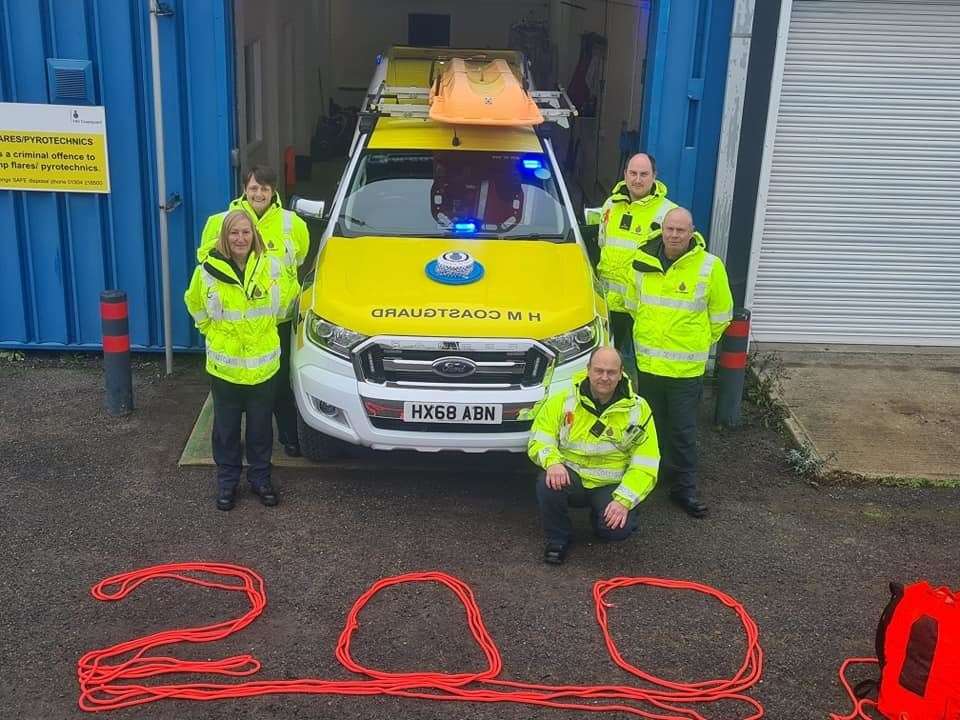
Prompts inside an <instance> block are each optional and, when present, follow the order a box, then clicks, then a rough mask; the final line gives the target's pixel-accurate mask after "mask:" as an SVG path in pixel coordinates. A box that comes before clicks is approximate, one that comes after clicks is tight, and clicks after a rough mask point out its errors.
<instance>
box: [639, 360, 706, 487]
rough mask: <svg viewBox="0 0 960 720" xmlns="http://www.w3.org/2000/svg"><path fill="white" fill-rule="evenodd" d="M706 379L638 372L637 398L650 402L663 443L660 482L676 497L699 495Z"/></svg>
mask: <svg viewBox="0 0 960 720" xmlns="http://www.w3.org/2000/svg"><path fill="white" fill-rule="evenodd" d="M702 394H703V377H702V376H701V377H695V378H671V377H663V376H661V375H651V374H649V373H644V372H641V373H637V395H639V396H640V397H642V398H644V399H645V400H646V401H647V402H648V403H650V408H651V409H652V410H653V422H654V424H655V425H656V427H657V440H658V441H659V444H660V482H662V483H664V484H669V486H670V494H671V495H673V496H674V497H682V498H686V497H694V496H696V493H697V406H698V405H699V404H700V396H701V395H702Z"/></svg>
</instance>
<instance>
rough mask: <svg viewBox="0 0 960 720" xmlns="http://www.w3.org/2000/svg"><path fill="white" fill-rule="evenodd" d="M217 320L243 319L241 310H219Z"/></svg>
mask: <svg viewBox="0 0 960 720" xmlns="http://www.w3.org/2000/svg"><path fill="white" fill-rule="evenodd" d="M217 319H218V320H243V311H241V310H221V311H220V317H218V318H217Z"/></svg>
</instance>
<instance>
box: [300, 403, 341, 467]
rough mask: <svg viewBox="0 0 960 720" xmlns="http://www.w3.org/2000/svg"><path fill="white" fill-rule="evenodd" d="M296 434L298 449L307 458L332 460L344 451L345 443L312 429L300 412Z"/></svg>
mask: <svg viewBox="0 0 960 720" xmlns="http://www.w3.org/2000/svg"><path fill="white" fill-rule="evenodd" d="M297 434H298V435H299V436H300V451H301V452H302V453H303V456H304V457H305V458H307V460H311V461H313V462H323V461H324V460H334V459H336V458H338V457H341V456H343V455H344V454H345V452H346V449H347V443H345V442H343V441H342V440H337V438H332V437H330V436H329V435H324V434H323V433H322V432H318V431H317V430H314V429H313V428H312V427H310V426H309V425H307V424H306V423H305V422H304V421H303V418H302V417H300V413H297Z"/></svg>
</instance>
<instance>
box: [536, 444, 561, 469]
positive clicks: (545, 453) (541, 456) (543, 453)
mask: <svg viewBox="0 0 960 720" xmlns="http://www.w3.org/2000/svg"><path fill="white" fill-rule="evenodd" d="M556 450H557V449H556V448H555V447H545V448H542V449H541V450H540V452H538V453H537V460H539V461H540V464H541V465H546V464H547V458H549V457H550V456H551V455H552V454H553V453H554V452H556Z"/></svg>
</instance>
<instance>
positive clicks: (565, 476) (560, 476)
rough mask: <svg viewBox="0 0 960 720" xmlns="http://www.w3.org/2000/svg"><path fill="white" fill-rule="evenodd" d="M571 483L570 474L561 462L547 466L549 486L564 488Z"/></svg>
mask: <svg viewBox="0 0 960 720" xmlns="http://www.w3.org/2000/svg"><path fill="white" fill-rule="evenodd" d="M569 484H570V474H569V473H568V472H567V468H565V467H564V466H563V465H562V464H561V463H554V464H553V465H551V466H550V467H548V468H547V487H548V488H550V489H551V490H562V489H563V488H565V487H566V486H567V485H569Z"/></svg>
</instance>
